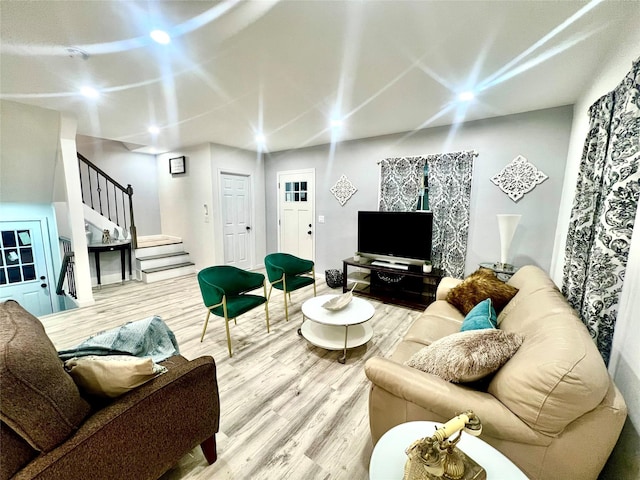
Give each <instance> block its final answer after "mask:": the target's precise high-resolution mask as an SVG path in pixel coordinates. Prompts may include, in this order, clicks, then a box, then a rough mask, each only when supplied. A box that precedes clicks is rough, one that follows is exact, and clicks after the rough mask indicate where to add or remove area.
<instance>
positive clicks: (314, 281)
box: [311, 267, 316, 297]
mask: <svg viewBox="0 0 640 480" xmlns="http://www.w3.org/2000/svg"><path fill="white" fill-rule="evenodd" d="M311 275H313V296H314V297H315V296H316V268H315V267H313V268H312V269H311Z"/></svg>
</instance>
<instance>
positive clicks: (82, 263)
mask: <svg viewBox="0 0 640 480" xmlns="http://www.w3.org/2000/svg"><path fill="white" fill-rule="evenodd" d="M77 127H78V122H77V120H76V119H75V118H74V117H72V116H71V115H68V114H65V113H62V114H61V115H60V157H59V159H60V161H62V167H63V170H64V184H65V189H66V193H67V207H68V209H69V228H70V229H71V241H72V243H73V251H74V253H75V277H76V295H77V302H78V306H80V307H85V306H88V305H93V304H94V303H95V300H94V299H93V291H92V289H91V270H90V268H89V250H88V249H87V236H86V235H85V233H84V213H83V212H84V210H83V206H82V192H81V189H80V174H79V172H78V156H77V153H76V131H77Z"/></svg>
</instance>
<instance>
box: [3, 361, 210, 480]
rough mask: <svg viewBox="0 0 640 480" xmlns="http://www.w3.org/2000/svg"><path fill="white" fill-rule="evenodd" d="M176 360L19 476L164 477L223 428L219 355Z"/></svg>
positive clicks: (93, 479) (97, 415)
mask: <svg viewBox="0 0 640 480" xmlns="http://www.w3.org/2000/svg"><path fill="white" fill-rule="evenodd" d="M173 358H175V357H173ZM169 362H171V359H169ZM175 363H176V364H175V365H174V366H171V367H170V368H169V371H168V372H167V373H165V374H163V375H160V376H158V377H156V378H154V379H153V380H151V381H149V382H147V383H145V384H144V385H141V386H140V387H138V388H136V389H134V390H132V391H130V392H129V393H126V394H125V395H123V396H121V397H119V398H118V399H116V400H115V401H114V402H113V403H111V404H109V405H107V406H106V407H104V408H102V409H101V410H98V411H97V412H95V413H94V414H93V415H91V416H90V417H88V418H87V420H86V421H85V422H84V423H83V424H82V425H81V426H80V428H79V429H78V431H77V432H76V433H75V434H74V435H73V436H72V437H70V438H69V439H68V440H67V441H66V442H64V443H62V444H60V445H59V446H58V447H56V448H55V449H54V450H52V451H51V452H49V453H47V454H45V455H41V456H39V457H38V458H36V459H34V460H33V461H32V462H31V463H29V464H28V465H27V466H26V467H25V468H24V469H22V470H21V471H20V472H18V474H17V475H16V476H15V477H14V478H15V479H24V478H41V479H44V478H91V479H92V480H100V479H103V478H104V479H105V480H106V479H120V478H121V479H125V478H137V479H147V478H148V479H151V478H154V479H155V478H158V477H159V476H160V475H162V474H163V473H164V472H165V471H167V470H168V469H169V468H171V467H172V466H173V465H175V463H176V462H177V461H178V460H179V459H180V458H181V457H182V456H184V455H185V454H186V453H187V452H189V451H190V450H191V449H193V448H194V447H196V446H197V445H199V444H201V443H202V442H204V441H205V440H207V439H208V438H210V437H211V436H212V435H214V434H215V433H216V432H217V431H218V428H219V419H220V402H219V397H218V384H217V378H216V366H215V362H214V360H213V358H212V357H208V356H206V357H200V358H197V359H195V360H193V361H185V360H184V359H182V358H181V357H178V358H177V361H176V362H175Z"/></svg>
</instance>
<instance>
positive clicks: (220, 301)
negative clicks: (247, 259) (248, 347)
mask: <svg viewBox="0 0 640 480" xmlns="http://www.w3.org/2000/svg"><path fill="white" fill-rule="evenodd" d="M198 284H199V285H200V292H201V293H202V300H203V302H204V305H205V306H206V307H207V318H206V320H205V321H204V328H203V329H202V336H201V337H200V341H201V342H202V340H203V339H204V334H205V332H206V331H207V325H208V324H209V316H210V315H211V314H212V313H213V314H214V315H217V316H218V317H223V318H224V324H225V327H226V330H227V347H228V349H229V356H230V357H232V356H233V351H232V349H231V335H230V334H229V319H233V321H234V323H236V317H238V316H239V315H242V314H243V313H247V312H248V311H249V310H253V309H254V308H256V307H258V306H260V305H262V304H263V303H264V311H265V313H266V317H267V333H268V332H269V306H268V303H267V284H266V282H265V280H264V275H262V274H261V273H256V272H247V271H246V270H241V269H239V268H236V267H233V266H230V265H220V266H215V267H208V268H205V269H202V270H200V272H199V273H198ZM260 287H262V288H263V290H264V296H262V295H254V294H250V293H247V292H250V291H252V290H255V289H257V288H260Z"/></svg>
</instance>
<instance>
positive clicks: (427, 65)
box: [0, 0, 640, 153]
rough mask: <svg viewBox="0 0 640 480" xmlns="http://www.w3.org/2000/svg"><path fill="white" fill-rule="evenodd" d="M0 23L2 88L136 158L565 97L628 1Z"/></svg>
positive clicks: (193, 4) (161, 7)
mask: <svg viewBox="0 0 640 480" xmlns="http://www.w3.org/2000/svg"><path fill="white" fill-rule="evenodd" d="M0 22H1V23H0V36H1V45H0V52H1V56H0V96H1V98H3V99H7V100H13V101H17V102H23V103H27V104H32V105H37V106H41V107H44V108H50V109H55V110H60V111H67V112H72V113H73V114H74V115H75V116H76V117H77V118H78V133H79V134H83V135H88V136H93V137H98V138H105V139H111V140H118V141H122V142H124V143H125V144H126V145H127V146H128V147H129V148H130V149H132V150H137V151H141V152H146V153H151V148H152V147H155V148H157V151H167V150H175V149H177V148H179V147H185V146H190V145H196V144H200V143H204V142H213V143H219V144H223V145H229V146H234V147H239V148H244V149H250V150H257V146H256V143H255V140H254V137H255V134H256V132H258V131H262V132H264V135H265V137H266V147H265V148H266V150H268V151H277V150H284V149H291V148H300V147H304V146H309V145H317V144H323V143H329V142H330V141H332V136H333V139H334V140H335V139H338V140H345V139H355V138H365V137H371V136H376V135H382V134H388V133H397V132H406V131H412V130H415V129H420V128H425V127H432V126H437V125H448V124H454V123H456V122H459V121H463V120H474V119H480V118H487V117H493V116H498V115H506V114H511V113H517V112H524V111H530V110H537V109H541V108H548V107H554V106H559V105H567V104H572V103H574V101H575V100H576V99H577V98H578V97H579V95H580V93H581V91H582V89H583V88H584V87H586V86H587V85H589V82H590V80H591V78H590V77H591V75H592V74H593V72H595V71H597V65H598V64H599V63H600V62H601V61H602V59H603V57H605V56H606V55H609V54H615V46H616V40H617V38H618V36H619V34H620V33H621V31H622V30H623V29H626V28H638V25H640V2H637V1H632V2H622V1H604V2H598V1H596V2H591V3H589V2H577V1H565V2H559V1H509V2H506V1H480V0H479V1H367V0H358V1H356V0H352V1H295V0H287V1H275V0H260V1H257V0H254V1H250V2H240V1H223V2H206V1H133V0H129V1H64V0H61V1H52V0H46V1H30V2H24V1H5V0H3V1H1V2H0ZM158 27H160V28H163V29H165V30H167V31H169V32H170V33H171V34H172V37H173V40H172V42H171V43H170V44H169V45H167V46H161V45H158V44H156V43H154V42H153V41H151V40H150V39H149V37H148V33H149V31H150V30H151V29H153V28H158ZM69 47H75V48H79V49H81V50H83V51H86V52H87V53H88V54H89V58H88V59H86V60H85V59H83V58H82V56H81V55H75V56H70V55H69V52H68V51H67V49H68V48H69ZM639 47H640V46H639ZM639 54H640V48H639ZM83 85H92V86H94V87H95V88H96V89H98V90H99V91H101V96H100V97H99V99H97V100H88V99H86V98H84V97H82V96H81V95H79V94H78V91H79V89H80V87H81V86H83ZM469 89H475V90H480V91H478V95H477V98H476V100H475V101H473V102H469V103H466V104H464V103H460V102H457V101H456V95H457V93H459V92H460V91H463V90H469ZM333 115H338V116H340V117H342V118H344V122H345V123H344V126H343V128H342V129H337V130H332V129H331V128H330V126H329V122H330V120H331V118H332V116H333ZM151 124H156V125H158V126H159V127H160V133H159V134H157V135H152V134H150V133H148V132H147V128H148V126H149V125H151Z"/></svg>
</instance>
